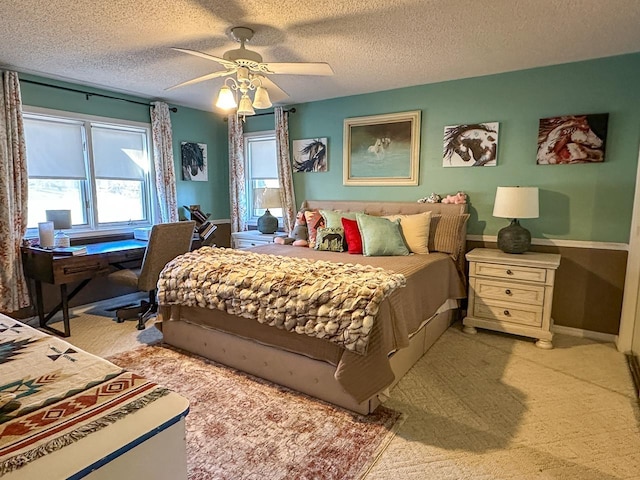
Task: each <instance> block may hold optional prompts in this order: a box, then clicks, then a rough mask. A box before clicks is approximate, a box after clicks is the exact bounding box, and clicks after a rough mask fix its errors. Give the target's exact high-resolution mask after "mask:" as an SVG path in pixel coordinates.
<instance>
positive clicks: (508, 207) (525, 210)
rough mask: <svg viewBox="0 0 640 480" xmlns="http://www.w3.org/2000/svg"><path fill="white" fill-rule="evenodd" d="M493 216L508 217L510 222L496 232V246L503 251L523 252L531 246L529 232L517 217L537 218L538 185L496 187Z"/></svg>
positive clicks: (538, 214)
mask: <svg viewBox="0 0 640 480" xmlns="http://www.w3.org/2000/svg"><path fill="white" fill-rule="evenodd" d="M493 216H494V217H499V218H510V219H511V224H510V225H509V226H508V227H504V228H503V229H501V230H500V231H499V232H498V248H499V249H500V250H502V251H503V252H505V253H524V252H526V251H527V250H529V247H530V246H531V233H529V230H527V229H526V228H524V227H522V226H521V225H520V222H518V219H520V218H538V217H539V216H540V212H539V203H538V187H498V190H497V191H496V200H495V203H494V205H493Z"/></svg>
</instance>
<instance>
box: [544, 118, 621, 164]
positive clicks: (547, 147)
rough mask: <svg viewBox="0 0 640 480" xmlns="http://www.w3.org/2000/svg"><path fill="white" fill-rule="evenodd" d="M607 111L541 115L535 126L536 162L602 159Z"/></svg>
mask: <svg viewBox="0 0 640 480" xmlns="http://www.w3.org/2000/svg"><path fill="white" fill-rule="evenodd" d="M608 122H609V114H608V113H598V114H592V115H565V116H561V117H551V118H543V119H541V120H540V127H539V128H538V154H537V157H536V163H537V164H538V165H562V164H577V163H600V162H604V152H605V146H606V142H607V125H608Z"/></svg>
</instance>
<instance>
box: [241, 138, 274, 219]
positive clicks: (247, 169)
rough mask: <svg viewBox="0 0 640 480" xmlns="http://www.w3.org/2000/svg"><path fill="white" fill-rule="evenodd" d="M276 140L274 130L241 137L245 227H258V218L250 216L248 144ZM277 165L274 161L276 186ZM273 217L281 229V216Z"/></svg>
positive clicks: (250, 179) (251, 198) (251, 192)
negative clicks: (245, 201) (244, 174)
mask: <svg viewBox="0 0 640 480" xmlns="http://www.w3.org/2000/svg"><path fill="white" fill-rule="evenodd" d="M271 139H273V140H274V141H275V140H276V131H275V130H263V131H260V132H250V133H245V134H244V135H243V142H244V152H245V155H244V167H245V170H244V171H245V173H246V178H245V191H246V192H247V205H246V207H247V225H250V226H252V227H255V226H257V225H258V218H259V217H256V216H255V215H252V212H253V188H252V180H253V176H252V175H251V159H250V158H249V153H248V152H249V151H250V150H249V143H250V142H252V141H260V140H271ZM277 168H278V164H277V159H276V176H275V178H276V179H277V180H278V184H280V179H279V176H278V170H277ZM275 217H276V218H277V219H278V229H280V228H282V225H283V223H282V216H277V215H275Z"/></svg>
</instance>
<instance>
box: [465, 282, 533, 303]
mask: <svg viewBox="0 0 640 480" xmlns="http://www.w3.org/2000/svg"><path fill="white" fill-rule="evenodd" d="M474 289H475V294H476V298H493V299H495V300H503V301H505V302H517V303H525V304H528V305H542V304H543V303H544V287H543V286H541V285H526V284H519V283H514V282H505V281H499V280H487V279H485V278H476V279H475V287H474Z"/></svg>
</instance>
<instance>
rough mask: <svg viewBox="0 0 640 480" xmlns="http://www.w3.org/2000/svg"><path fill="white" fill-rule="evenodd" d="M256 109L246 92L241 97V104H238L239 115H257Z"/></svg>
mask: <svg viewBox="0 0 640 480" xmlns="http://www.w3.org/2000/svg"><path fill="white" fill-rule="evenodd" d="M255 114H256V111H255V110H254V109H253V107H252V106H251V99H250V98H249V95H247V94H246V93H245V94H244V95H242V97H241V98H240V106H238V115H255Z"/></svg>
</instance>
